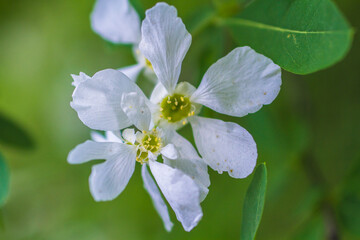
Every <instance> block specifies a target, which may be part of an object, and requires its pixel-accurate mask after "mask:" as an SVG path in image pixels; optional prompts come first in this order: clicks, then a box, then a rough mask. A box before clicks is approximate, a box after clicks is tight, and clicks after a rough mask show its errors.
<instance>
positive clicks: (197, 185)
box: [68, 0, 281, 231]
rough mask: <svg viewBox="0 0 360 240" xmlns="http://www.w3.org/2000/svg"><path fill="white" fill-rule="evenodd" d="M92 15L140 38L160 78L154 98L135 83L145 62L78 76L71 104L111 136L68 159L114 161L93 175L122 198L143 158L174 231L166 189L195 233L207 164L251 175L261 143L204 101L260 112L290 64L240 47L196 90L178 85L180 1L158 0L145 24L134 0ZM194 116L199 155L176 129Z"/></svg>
mask: <svg viewBox="0 0 360 240" xmlns="http://www.w3.org/2000/svg"><path fill="white" fill-rule="evenodd" d="M91 20H92V26H93V29H94V30H95V31H96V32H97V33H99V34H100V35H101V36H102V37H103V38H105V39H107V40H109V41H112V42H116V43H119V42H123V43H133V44H134V48H135V49H136V50H135V52H136V53H137V54H138V56H141V57H140V58H141V59H142V60H139V64H137V67H136V69H137V70H139V69H140V66H141V68H145V67H147V68H148V70H149V71H150V70H151V71H153V76H154V79H156V81H157V82H158V83H157V85H156V86H155V88H154V90H153V92H152V94H151V97H150V99H148V98H147V97H146V96H145V94H144V93H143V92H142V90H141V89H140V88H139V87H138V86H137V85H136V84H135V83H134V80H135V78H136V76H137V75H138V73H139V72H140V70H139V71H138V72H137V73H136V74H131V73H129V71H127V70H129V69H130V68H132V73H134V72H135V71H133V70H134V69H135V66H132V67H128V68H126V70H124V68H122V69H118V70H113V69H106V70H102V71H99V72H97V73H96V74H95V75H94V76H92V77H89V76H87V75H86V74H84V73H80V75H79V76H76V75H73V79H74V82H73V85H74V86H75V90H74V93H73V100H72V102H71V106H72V108H73V109H75V111H76V112H77V114H78V116H79V118H80V120H81V121H82V122H83V123H84V124H85V125H87V126H88V127H90V128H92V129H94V130H102V131H106V136H105V137H103V136H102V135H100V134H98V133H93V134H92V140H89V141H86V142H85V143H82V144H80V145H78V146H77V147H76V148H75V149H74V150H72V151H71V152H70V154H69V157H68V162H69V163H72V164H79V163H83V162H86V161H89V160H93V159H105V162H103V163H100V164H97V165H94V166H93V168H92V172H91V175H90V179H89V184H90V191H91V194H92V195H93V197H94V199H95V200H96V201H107V200H112V199H114V198H115V197H117V196H118V195H119V194H120V193H121V192H122V191H123V189H124V188H125V186H126V185H127V183H128V181H129V179H130V177H131V176H132V174H133V172H134V168H135V163H136V162H139V163H140V164H141V165H142V171H141V172H142V177H143V180H144V187H145V189H146V190H147V191H148V192H149V194H150V196H151V197H152V199H153V203H154V207H155V208H156V210H157V211H158V213H159V215H160V217H161V218H162V220H163V222H164V225H165V228H166V230H168V231H170V230H171V228H172V226H173V223H172V222H171V220H170V217H169V213H168V209H167V206H166V203H165V201H164V200H163V198H162V195H161V193H160V190H161V192H162V194H163V196H164V197H165V198H166V200H167V202H168V203H169V205H170V206H171V208H172V209H173V210H174V212H175V214H176V217H177V219H178V220H179V221H180V222H181V223H182V225H183V227H184V229H185V230H186V231H190V230H191V229H192V228H194V227H195V226H196V225H197V223H198V222H199V220H200V219H201V217H202V210H201V207H200V203H201V201H203V200H204V199H205V197H206V195H207V194H208V191H209V190H208V187H209V185H210V180H209V175H208V170H207V167H208V166H210V168H212V169H214V170H216V171H218V172H219V173H222V172H224V171H225V172H228V174H229V175H230V176H231V177H234V178H245V177H247V176H248V175H249V174H250V173H251V172H252V171H253V169H254V167H255V165H256V159H257V148H256V144H255V141H254V139H253V138H252V136H251V135H250V134H249V133H248V132H247V131H246V130H245V129H244V128H242V127H241V126H239V125H238V124H236V123H232V122H224V121H222V120H218V119H211V118H205V117H200V116H198V115H199V113H200V110H201V108H202V106H206V107H208V108H210V109H213V110H214V111H217V112H219V113H222V114H227V115H230V116H236V117H241V116H244V115H247V114H248V113H253V112H256V111H258V110H259V109H260V108H261V107H262V105H264V104H270V103H271V102H272V101H273V100H274V99H275V98H276V96H277V94H278V93H279V90H280V85H281V70H280V68H279V67H278V66H277V65H276V64H274V63H273V62H272V61H271V60H270V59H269V58H266V57H265V56H263V55H261V54H258V53H256V52H255V51H254V50H252V49H251V48H249V47H239V48H236V49H234V50H233V51H231V52H230V53H229V54H228V55H226V56H225V57H223V58H221V59H220V60H218V61H217V62H216V63H214V64H213V65H212V66H210V68H209V69H208V70H207V71H206V73H205V75H204V77H203V79H202V80H201V83H200V85H199V87H198V88H195V87H194V86H192V85H191V84H189V83H187V82H180V83H178V79H179V75H180V72H181V64H182V61H183V59H184V57H185V55H186V53H187V51H188V49H189V47H190V44H191V35H190V34H189V33H188V31H187V30H186V28H185V25H184V24H183V22H182V20H181V19H180V18H179V17H178V16H177V11H176V9H175V8H174V7H173V6H169V5H167V4H166V3H158V4H156V5H155V6H154V7H153V8H151V9H149V10H147V11H146V17H145V19H144V20H143V21H142V24H141V28H140V20H139V17H138V16H137V14H136V12H135V10H134V9H133V8H132V7H131V5H130V4H129V3H128V1H127V0H98V1H97V3H96V5H95V8H94V11H93V13H92V16H91ZM140 29H141V31H140ZM140 58H139V59H140ZM134 76H135V77H134ZM188 123H190V124H191V127H192V129H193V134H194V139H195V143H196V148H197V150H198V152H199V154H200V156H199V154H198V152H197V151H196V149H195V148H194V146H192V144H191V143H190V142H189V141H187V140H186V139H185V138H184V137H182V136H181V135H179V134H178V133H177V132H176V131H177V130H178V129H179V128H181V127H182V126H184V125H186V124H188ZM160 159H161V160H162V161H161V160H160ZM148 168H150V170H151V173H152V175H153V177H154V179H155V181H156V182H155V181H154V179H153V178H152V176H151V175H150V173H149V170H148ZM159 189H160V190H159Z"/></svg>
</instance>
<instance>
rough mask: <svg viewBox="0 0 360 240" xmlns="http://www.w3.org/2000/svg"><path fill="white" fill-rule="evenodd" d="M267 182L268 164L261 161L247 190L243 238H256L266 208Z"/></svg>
mask: <svg viewBox="0 0 360 240" xmlns="http://www.w3.org/2000/svg"><path fill="white" fill-rule="evenodd" d="M266 184H267V170H266V165H265V163H261V164H260V165H259V166H258V167H257V168H256V171H255V174H254V178H253V180H252V182H251V183H250V186H249V188H248V190H247V192H246V196H245V200H244V206H243V217H242V224H241V238H240V239H241V240H252V239H254V238H255V234H256V231H257V229H258V227H259V224H260V220H261V216H262V213H263V209H264V203H265V192H266Z"/></svg>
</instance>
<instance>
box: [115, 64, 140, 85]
mask: <svg viewBox="0 0 360 240" xmlns="http://www.w3.org/2000/svg"><path fill="white" fill-rule="evenodd" d="M143 69H144V65H142V64H140V63H138V64H134V65H131V66H126V67H122V68H119V69H118V71H120V72H122V73H123V74H125V75H126V76H127V77H128V78H130V79H131V80H133V81H134V82H135V81H136V79H137V78H138V76H139V74H140V72H141V71H142V70H143Z"/></svg>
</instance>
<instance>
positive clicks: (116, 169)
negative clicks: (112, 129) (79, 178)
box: [89, 144, 136, 201]
mask: <svg viewBox="0 0 360 240" xmlns="http://www.w3.org/2000/svg"><path fill="white" fill-rule="evenodd" d="M135 158H136V150H135V148H134V147H133V146H130V145H127V144H118V149H117V151H116V152H115V153H112V154H111V155H109V156H107V157H106V161H105V162H103V163H100V164H97V165H94V166H93V167H92V171H91V175H90V178H89V185H90V192H91V194H92V196H93V197H94V199H95V201H109V200H113V199H114V198H116V197H117V196H118V195H119V194H120V193H121V192H122V191H123V190H124V189H125V187H126V185H127V184H128V182H129V180H130V178H131V176H132V174H133V172H134V169H135V162H136V161H135Z"/></svg>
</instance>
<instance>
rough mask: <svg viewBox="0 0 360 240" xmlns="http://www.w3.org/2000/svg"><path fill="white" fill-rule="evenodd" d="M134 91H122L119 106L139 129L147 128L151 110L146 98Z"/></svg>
mask: <svg viewBox="0 0 360 240" xmlns="http://www.w3.org/2000/svg"><path fill="white" fill-rule="evenodd" d="M142 95H143V94H141V95H140V94H138V93H136V92H130V93H123V96H122V99H121V108H122V110H123V111H124V112H125V114H126V115H127V117H128V118H129V120H130V122H131V123H133V124H134V125H135V126H136V127H137V128H138V129H140V130H149V126H150V121H151V112H150V109H149V107H148V105H147V101H148V100H147V99H146V98H144V97H143V96H142Z"/></svg>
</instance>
